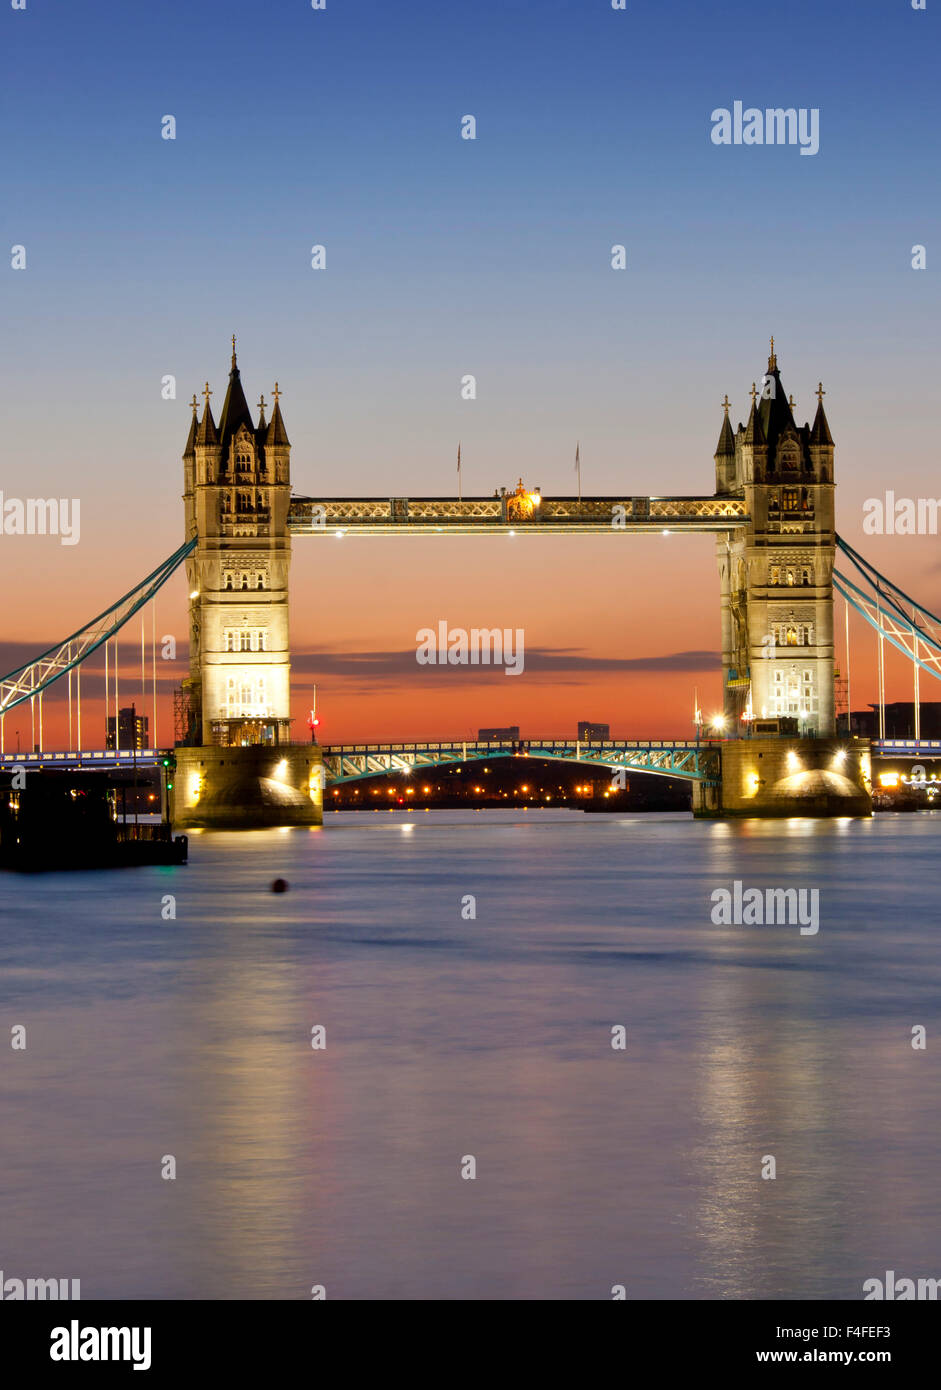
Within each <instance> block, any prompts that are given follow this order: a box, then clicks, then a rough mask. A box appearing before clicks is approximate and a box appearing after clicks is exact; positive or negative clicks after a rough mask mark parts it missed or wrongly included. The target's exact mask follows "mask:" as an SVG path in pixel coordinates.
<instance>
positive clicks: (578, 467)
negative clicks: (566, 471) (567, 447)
mask: <svg viewBox="0 0 941 1390" xmlns="http://www.w3.org/2000/svg"><path fill="white" fill-rule="evenodd" d="M581 467H582V465H581V462H580V460H579V457H578V445H577V444H576V445H575V472H576V473H579V472H581Z"/></svg>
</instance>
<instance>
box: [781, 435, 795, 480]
mask: <svg viewBox="0 0 941 1390" xmlns="http://www.w3.org/2000/svg"><path fill="white" fill-rule="evenodd" d="M777 461H778V464H779V465H780V467H781V469H782V470H787V471H788V472H791V473H793V472H796V470H797V469H798V467H799V466H800V449H799V447H798V445H797V441H796V440H795V439H782V441H781V443H780V444H779V445H778V460H777Z"/></svg>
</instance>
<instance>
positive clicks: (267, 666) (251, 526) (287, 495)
mask: <svg viewBox="0 0 941 1390" xmlns="http://www.w3.org/2000/svg"><path fill="white" fill-rule="evenodd" d="M211 395H212V392H211V391H210V389H209V383H208V382H207V383H206V387H205V391H204V397H205V404H204V406H203V413H202V419H199V418H198V409H197V401H196V397H195V396H194V397H193V401H192V407H193V418H192V423H191V425H190V432H189V438H188V439H187V441H186V448H185V450H184V453H183V475H184V488H183V503H184V510H185V518H186V537H187V539H188V540H190V539H192V538H193V537H198V540H199V544H198V545H197V547H196V550H195V551H194V552H193V554H192V555H191V556H190V558H189V559H188V560H187V561H186V573H187V579H188V581H189V589H190V675H189V680H188V681H186V682H184V697H185V698H184V702H183V703H184V707H185V711H186V717H185V720H184V721H183V722H184V724H185V727H184V728H182V729H180V730H179V732H178V740H179V742H180V743H181V744H182V745H184V747H180V748H178V751H177V770H178V771H177V777H176V779H175V785H174V790H175V791H176V793H177V795H176V798H175V805H174V809H173V814H174V819H175V820H176V821H177V822H178V823H181V824H184V825H185V824H191V825H223V824H237V825H250V824H258V825H264V824H298V823H300V824H310V823H319V819H320V809H321V804H322V787H321V776H320V774H321V766H320V761H321V760H320V750H319V749H318V748H315V747H313V746H312V745H310V744H300V745H292V743H291V689H290V671H291V655H290V634H289V624H288V576H289V570H290V564H291V537H290V533H289V531H288V508H289V506H290V500H291V445H290V441H289V440H288V436H287V431H286V429H285V427H284V420H283V418H282V415H281V405H280V400H279V397H280V391H279V389H278V384H277V382H276V383H275V388H274V403H273V406H272V408H271V419H270V420H266V418H265V411H266V406H265V400H264V396H262V398H261V400H260V402H259V416H258V423H257V425H256V424H255V422H254V421H253V419H252V414H251V411H250V410H249V407H248V402H247V401H246V399H245V393H244V391H243V389H242V380H241V375H240V373H239V369H238V362H237V360H236V355H235V338H234V337H233V339H232V366H231V369H230V371H229V383H228V387H227V389H226V393H225V400H224V402H223V405H222V413H221V415H220V417H219V423H218V425H217V424H216V422H215V420H214V418H213V412H212V407H211V405H210V396H211ZM197 755H198V756H197ZM184 764H185V767H186V776H183V775H181V768H182V767H183V765H184Z"/></svg>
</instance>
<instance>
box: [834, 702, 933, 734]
mask: <svg viewBox="0 0 941 1390" xmlns="http://www.w3.org/2000/svg"><path fill="white" fill-rule="evenodd" d="M844 727H845V726H844ZM850 733H851V734H858V735H859V737H860V738H878V737H879V706H878V705H877V704H876V705H870V706H869V708H868V709H854V710H853V712H852V714H851V715H850ZM919 733H920V735H921V737H922V738H941V700H920V701H919ZM885 736H886V738H914V737H915V704H914V701H912V700H894V701H893V702H892V703H891V704H886V706H885Z"/></svg>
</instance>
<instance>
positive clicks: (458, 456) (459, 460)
mask: <svg viewBox="0 0 941 1390" xmlns="http://www.w3.org/2000/svg"><path fill="white" fill-rule="evenodd" d="M457 471H458V472H459V473H460V471H461V446H460V444H459V445H458V446H457Z"/></svg>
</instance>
